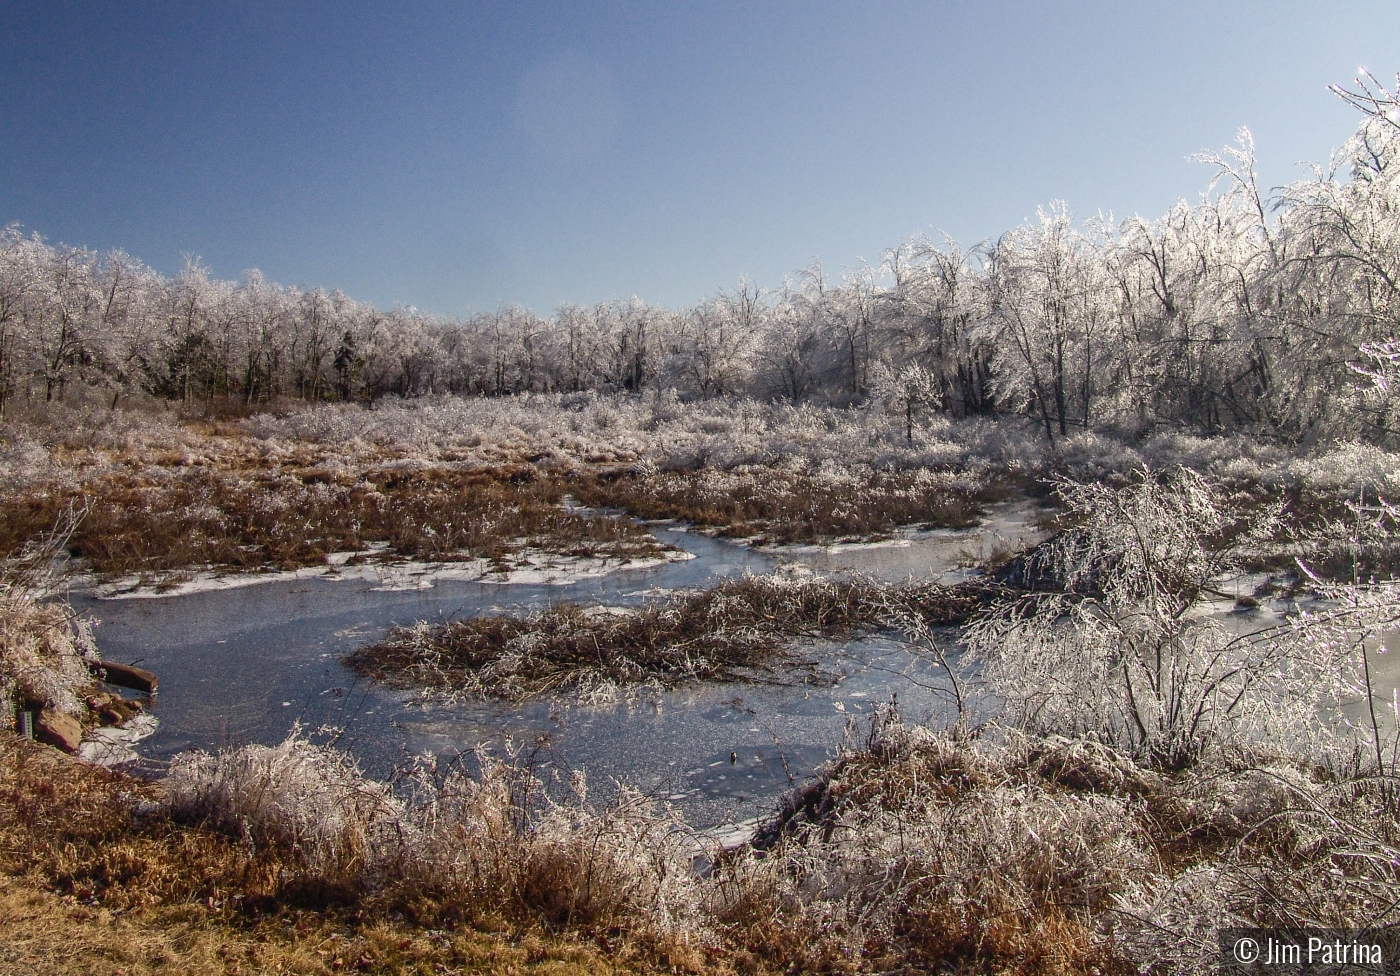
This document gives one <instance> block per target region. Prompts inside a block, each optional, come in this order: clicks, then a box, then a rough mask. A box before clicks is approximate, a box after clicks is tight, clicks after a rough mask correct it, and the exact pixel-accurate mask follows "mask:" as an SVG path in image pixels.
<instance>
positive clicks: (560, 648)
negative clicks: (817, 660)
mask: <svg viewBox="0 0 1400 976" xmlns="http://www.w3.org/2000/svg"><path fill="white" fill-rule="evenodd" d="M1001 592H1002V591H1001V590H1000V588H998V587H996V586H992V585H988V584H982V583H969V584H960V585H957V586H938V585H935V584H931V583H912V584H907V585H903V586H890V585H886V584H882V583H879V582H877V581H873V580H867V579H850V580H833V579H827V578H821V577H819V578H811V579H803V578H794V577H790V576H785V575H782V574H769V575H762V576H755V575H745V576H742V577H738V578H734V579H728V580H724V581H722V582H720V583H718V584H716V585H714V586H712V587H710V588H708V589H703V590H696V591H691V592H686V593H681V594H677V595H673V596H670V597H667V598H664V599H661V600H656V601H653V602H651V603H648V604H646V605H643V606H641V607H637V608H597V609H591V610H590V609H586V608H584V607H580V606H577V605H575V604H567V603H566V604H556V605H554V606H550V607H548V608H546V609H543V610H539V611H536V612H533V613H530V614H527V615H525V616H506V615H483V616H479V617H471V618H468V619H465V620H457V621H452V622H449V623H446V624H437V625H433V624H427V623H418V624H415V625H413V626H410V627H397V628H395V629H394V630H392V631H390V633H389V636H388V637H387V638H386V639H385V640H383V641H381V642H379V643H378V644H373V645H371V646H368V647H364V648H361V649H360V650H358V651H356V652H354V653H353V654H351V655H350V656H349V657H347V658H346V663H347V664H348V665H349V666H350V667H351V668H352V669H354V670H355V671H356V672H358V673H360V674H363V675H366V676H368V677H372V678H375V679H376V680H379V681H384V682H387V683H389V684H391V685H394V686H397V687H414V688H437V689H450V690H453V691H458V692H464V693H466V694H470V695H477V696H481V697H489V698H505V699H510V700H517V701H519V700H524V699H529V698H536V697H539V696H541V695H547V694H555V693H572V694H578V695H582V696H583V697H586V698H595V699H596V698H606V697H611V696H614V695H616V694H618V693H619V690H620V689H626V688H629V687H631V688H634V689H635V688H636V687H638V686H649V687H654V688H671V687H675V686H677V685H679V684H683V683H686V682H691V681H702V680H708V681H733V680H753V679H755V678H758V677H765V676H769V675H771V674H772V673H773V672H774V669H775V668H777V667H778V666H780V665H787V666H792V665H795V664H799V663H801V662H800V659H799V658H798V657H797V656H796V655H795V652H794V649H793V641H794V640H795V639H798V638H815V637H847V636H850V635H852V634H855V633H858V632H861V631H866V630H870V629H873V628H876V627H881V626H886V625H887V624H888V623H889V622H890V621H891V619H892V614H894V613H896V612H904V613H909V612H913V613H916V614H918V615H919V616H920V617H921V618H922V619H924V620H925V621H927V622H928V623H930V624H948V623H954V622H957V621H959V620H964V619H966V618H967V617H968V616H970V615H971V614H973V613H975V612H976V611H977V610H979V609H981V608H983V607H986V606H988V605H990V604H991V603H992V602H993V601H994V600H995V599H996V597H997V596H999V595H1000V594H1001ZM809 676H810V672H809Z"/></svg>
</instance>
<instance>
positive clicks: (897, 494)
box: [576, 467, 980, 542]
mask: <svg viewBox="0 0 1400 976" xmlns="http://www.w3.org/2000/svg"><path fill="white" fill-rule="evenodd" d="M576 493H577V494H578V496H579V498H581V499H582V500H583V501H585V502H586V503H588V504H590V505H597V506H600V507H615V508H623V509H626V510H627V511H628V512H629V513H630V514H632V515H635V516H638V517H640V518H648V519H679V520H681V521H685V522H690V523H692V524H694V525H701V526H707V527H710V528H714V529H717V530H719V532H720V534H722V535H726V536H731V537H736V538H752V537H760V538H762V539H763V540H764V541H766V542H810V541H813V540H818V539H836V538H861V539H873V538H879V537H882V536H887V535H889V534H890V533H891V532H893V531H894V530H895V529H896V528H898V527H900V526H921V527H924V528H967V527H968V526H971V525H974V524H976V522H977V518H978V516H979V515H980V506H979V498H978V496H977V495H976V494H975V493H974V492H972V491H970V490H969V489H968V488H966V487H962V486H959V484H957V483H956V482H954V481H953V480H952V479H949V478H946V477H939V476H937V475H934V474H932V473H931V472H928V471H905V472H888V473H887V472H880V471H873V470H867V471H864V472H861V473H858V474H845V473H843V474H841V475H839V476H832V475H824V474H822V473H808V472H803V471H794V470H790V469H788V468H782V467H762V468H759V467H745V468H740V469H736V470H734V471H720V470H714V469H702V470H699V471H692V472H675V471H667V472H660V471H650V472H645V473H635V472H625V473H621V474H619V475H614V476H609V477H597V476H594V477H582V478H580V479H579V481H578V486H577V488H576Z"/></svg>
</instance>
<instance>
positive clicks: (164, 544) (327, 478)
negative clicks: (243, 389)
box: [0, 466, 663, 576]
mask: <svg viewBox="0 0 1400 976" xmlns="http://www.w3.org/2000/svg"><path fill="white" fill-rule="evenodd" d="M562 497H563V492H562V489H561V486H560V485H559V484H558V483H557V481H555V480H554V479H551V478H547V477H542V476H540V475H539V474H538V473H537V472H536V471H535V470H534V469H533V468H532V467H530V466H522V467H520V468H519V469H518V470H515V469H511V468H503V469H500V470H495V471H491V472H480V471H457V470H452V469H442V468H436V469H426V470H410V471H400V472H395V471H388V472H385V471H380V472H373V473H370V474H366V475H363V476H360V475H355V474H353V473H352V474H344V473H341V474H337V473H335V472H330V471H327V470H321V469H311V470H304V471H282V470H276V471H248V470H239V471H221V470H214V469H208V468H199V467H195V468H188V469H183V470H181V469H176V470H174V471H169V470H164V469H161V470H155V471H147V472H143V473H139V474H132V473H120V474H113V475H109V476H103V477H97V478H93V479H90V480H87V481H86V482H84V483H83V484H82V485H81V486H80V487H78V488H70V489H66V490H58V491H53V492H28V493H26V494H24V495H23V496H18V497H11V498H7V499H4V500H0V551H14V550H17V549H18V548H20V547H22V545H23V543H24V540H26V539H29V538H31V537H33V536H34V534H35V533H37V532H41V531H42V530H43V529H44V528H45V527H47V526H48V525H51V524H52V523H53V520H54V518H55V517H56V515H57V514H59V513H61V512H62V511H63V510H65V509H66V508H67V507H68V506H70V505H72V504H74V503H75V502H77V503H78V504H83V505H85V506H86V509H87V515H86V517H85V518H84V519H83V521H82V523H81V525H80V526H78V528H77V529H76V530H75V531H74V533H73V535H72V538H71V539H70V540H69V542H68V545H69V548H70V549H71V551H72V553H73V554H74V555H77V556H80V557H82V558H83V559H85V560H86V561H87V562H88V564H89V565H90V566H91V568H92V569H93V570H94V571H95V572H97V573H99V574H101V575H104V576H128V575H140V576H146V575H156V574H162V573H169V572H171V571H177V570H184V569H189V568H204V567H219V568H226V569H235V570H257V569H267V568H275V569H283V570H286V569H295V568H298V567H303V566H315V565H321V564H323V563H324V562H325V558H326V556H327V555H328V554H330V553H332V552H355V551H361V550H364V549H365V548H366V547H367V546H369V545H371V544H374V543H378V544H381V545H386V546H387V549H388V552H389V553H390V554H392V555H394V556H397V557H403V558H411V559H419V560H430V561H444V562H445V561H456V560H466V559H492V560H499V559H502V558H505V557H506V556H508V555H509V554H511V553H514V552H517V551H520V550H522V549H524V548H535V549H541V550H544V551H547V552H550V553H556V554H562V555H569V556H577V557H594V556H600V555H605V556H608V557H612V558H631V557H645V556H655V555H657V554H658V553H660V552H661V551H662V550H663V547H662V546H661V545H660V544H659V543H658V542H657V541H656V540H655V539H654V537H652V536H651V534H650V533H648V532H647V531H646V530H645V529H643V528H641V527H639V526H637V525H634V524H633V523H631V522H629V521H628V520H626V519H613V518H605V517H589V516H588V515H583V514H579V513H577V512H572V511H569V510H567V509H565V508H564V507H562V506H561V501H562Z"/></svg>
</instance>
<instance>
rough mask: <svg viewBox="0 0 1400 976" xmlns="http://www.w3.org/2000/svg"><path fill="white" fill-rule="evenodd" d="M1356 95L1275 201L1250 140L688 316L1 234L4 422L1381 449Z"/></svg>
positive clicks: (1367, 83)
mask: <svg viewBox="0 0 1400 976" xmlns="http://www.w3.org/2000/svg"><path fill="white" fill-rule="evenodd" d="M1335 90H1336V91H1337V92H1338V94H1340V95H1342V96H1343V98H1345V99H1346V100H1348V101H1349V102H1351V103H1352V104H1353V105H1355V106H1357V107H1359V108H1361V109H1362V112H1363V118H1362V120H1361V122H1360V124H1359V125H1358V127H1357V129H1356V131H1355V133H1354V135H1353V136H1352V137H1351V138H1350V139H1349V140H1348V141H1347V142H1346V143H1345V144H1344V145H1343V146H1342V147H1341V148H1340V149H1339V150H1338V151H1337V152H1336V153H1335V154H1334V156H1333V159H1332V161H1331V163H1330V164H1329V165H1328V166H1326V167H1319V168H1316V169H1315V170H1314V171H1313V173H1312V174H1311V175H1310V176H1309V177H1308V178H1306V179H1303V180H1300V181H1298V182H1295V183H1291V184H1289V185H1287V186H1283V187H1278V188H1274V189H1271V190H1266V189H1265V188H1262V187H1261V186H1260V185H1259V183H1258V181H1257V178H1256V175H1255V169H1254V156H1253V146H1252V143H1251V140H1250V138H1249V135H1248V132H1247V131H1244V130H1242V131H1241V135H1240V140H1239V143H1238V144H1237V145H1236V146H1234V147H1232V148H1230V149H1227V150H1224V151H1223V152H1220V153H1217V154H1210V155H1208V156H1205V157H1202V158H1203V159H1204V161H1205V162H1207V163H1209V164H1210V165H1211V166H1213V167H1214V169H1215V171H1216V179H1215V181H1214V182H1213V183H1212V185H1211V188H1210V190H1209V191H1208V192H1207V193H1206V194H1204V195H1203V196H1202V198H1201V200H1200V202H1198V203H1196V204H1194V205H1193V204H1188V203H1186V202H1184V201H1183V202H1181V203H1179V204H1178V205H1177V206H1175V207H1173V208H1172V210H1171V211H1170V212H1169V213H1168V214H1166V215H1165V216H1164V217H1162V218H1161V219H1159V220H1155V221H1149V220H1144V219H1141V218H1137V217H1134V218H1131V219H1129V220H1125V221H1121V222H1114V221H1112V220H1110V219H1106V218H1098V219H1095V220H1090V221H1087V222H1080V223H1076V222H1075V221H1074V220H1072V219H1071V216H1070V214H1069V213H1068V211H1067V210H1066V209H1065V208H1064V207H1063V206H1062V205H1055V206H1052V207H1050V208H1048V209H1046V210H1043V211H1042V212H1040V213H1039V214H1038V217H1037V219H1035V220H1033V221H1030V222H1028V223H1026V224H1024V225H1023V226H1020V227H1017V228H1015V229H1013V230H1011V231H1008V232H1007V233H1005V234H1003V235H1002V236H1001V237H1000V238H998V239H997V240H995V241H988V242H984V243H982V244H978V245H976V246H974V247H970V248H964V247H960V246H959V245H957V244H956V243H954V242H952V241H950V240H944V241H939V242H935V241H930V240H927V239H915V240H910V241H907V242H905V243H904V244H902V245H900V246H899V247H896V248H893V249H891V250H890V251H888V252H887V253H886V254H885V255H884V258H883V261H882V262H881V264H880V265H879V266H878V267H869V266H862V267H861V268H860V269H858V270H856V271H853V272H849V273H847V274H844V275H842V276H841V277H840V279H839V280H833V279H831V278H829V277H828V276H827V275H826V274H824V272H823V271H822V269H821V267H820V265H816V264H814V265H813V266H812V267H811V268H809V269H807V270H805V271H803V272H800V273H798V274H797V275H795V276H793V277H792V278H790V279H789V280H788V281H786V282H784V284H783V286H782V287H781V288H779V289H776V290H773V291H763V290H761V289H759V288H757V287H755V286H754V285H753V284H751V283H749V282H748V281H743V282H741V283H740V284H739V286H738V287H737V288H735V289H732V290H730V291H725V292H722V293H720V294H717V295H716V296H715V297H713V298H712V299H709V300H707V301H704V302H701V303H699V304H697V305H695V306H693V307H691V308H687V309H679V310H677V309H669V308H662V307H658V306H654V305H648V304H645V303H643V302H641V301H639V300H637V299H636V298H633V299H632V300H630V301H620V302H608V303H603V304H599V305H595V306H591V307H583V306H575V305H567V306H564V307H562V308H560V309H558V310H557V311H556V312H555V313H554V314H553V315H552V316H541V315H538V314H535V313H534V312H531V311H529V310H526V309H523V308H520V307H515V306H511V307H508V308H504V309H502V310H500V311H497V312H494V313H486V314H479V315H472V316H468V317H459V318H448V317H441V316H434V315H426V314H422V313H419V312H417V311H416V310H414V309H412V308H396V309H394V310H392V311H383V310H381V309H378V308H375V307H374V306H372V305H368V304H365V303H362V302H357V301H354V300H352V299H350V298H348V297H346V296H345V295H344V294H342V293H341V292H339V291H331V292H327V291H325V290H322V289H316V290H312V291H306V290H302V289H298V288H291V287H284V286H279V285H276V284H273V283H270V282H268V281H266V280H265V279H264V278H263V277H262V275H260V274H259V273H257V272H249V273H248V274H247V275H246V276H245V277H244V278H243V280H242V281H238V282H232V281H221V280H216V279H213V278H211V276H210V273H209V271H208V269H207V268H205V267H204V266H202V265H201V264H199V263H198V262H188V263H187V264H186V266H185V268H184V270H183V271H181V272H180V274H178V275H176V276H174V277H173V278H168V277H165V276H163V275H161V274H159V273H157V272H155V271H154V270H152V269H150V268H148V267H146V266H144V265H143V264H141V262H139V261H137V260H136V259H134V258H132V257H130V256H128V255H127V254H125V253H123V252H120V251H115V252H109V253H105V254H100V253H97V252H94V251H92V250H88V249H85V248H80V247H64V246H55V245H51V244H48V243H46V242H44V241H43V240H42V239H41V238H39V237H38V236H37V235H29V236H26V235H25V234H24V233H23V232H22V231H21V229H20V228H19V227H18V226H16V225H11V226H9V227H6V228H5V229H4V230H3V232H0V411H3V410H4V409H5V408H7V407H9V406H10V405H12V404H13V403H14V402H15V401H16V400H30V401H33V400H43V401H53V400H61V399H64V398H65V397H69V396H71V395H72V394H73V392H74V390H75V389H80V390H81V391H83V393H84V395H87V396H91V395H93V393H94V391H96V392H98V393H100V394H102V395H109V396H110V397H111V399H112V401H113V403H116V402H118V401H119V400H120V398H121V397H122V396H124V395H145V396H154V397H161V398H167V399H171V400H178V401H183V402H185V403H188V404H195V405H197V404H200V403H205V404H213V403H214V402H216V401H220V400H225V399H228V398H237V399H238V400H240V401H242V402H243V403H245V404H249V405H256V404H260V403H266V402H270V401H274V400H277V399H283V398H292V399H298V400H306V401H324V400H373V399H375V398H378V397H383V396H415V395H421V394H427V393H455V394H462V395H482V396H507V395H512V394H518V393H523V392H527V391H538V392H551V391H566V392H575V391H599V392H638V393H640V392H643V391H647V390H674V391H676V392H677V393H678V394H679V395H680V396H682V397H685V398H711V397H724V396H736V395H743V396H758V397H769V398H781V399H785V400H789V401H792V402H801V401H810V400H815V401H820V402H824V403H837V404H841V403H846V404H855V403H861V402H866V401H868V400H870V399H872V398H875V399H879V400H881V401H883V402H885V403H886V404H887V405H890V406H892V407H893V408H894V409H896V410H897V411H899V412H900V413H902V414H903V416H904V417H905V418H906V420H907V422H908V424H909V429H910V434H911V435H912V432H913V425H914V423H915V420H916V418H917V417H918V416H921V415H923V414H924V413H926V412H930V411H937V412H943V413H946V414H949V415H951V416H954V417H967V416H973V415H988V416H991V415H1008V414H1010V415H1023V416H1027V417H1030V418H1033V419H1034V421H1035V422H1036V424H1037V425H1039V427H1040V428H1041V429H1042V430H1043V432H1044V435H1045V437H1046V438H1048V439H1049V440H1051V441H1052V442H1053V441H1055V440H1056V439H1058V438H1062V437H1065V436H1067V435H1069V434H1070V433H1072V432H1073V431H1075V430H1078V429H1084V428H1103V427H1115V428H1128V429H1136V430H1142V429H1149V428H1152V427H1157V426H1173V427H1184V428H1186V429H1190V430H1196V431H1200V432H1204V433H1209V432H1216V431H1221V430H1227V429H1228V430H1256V431H1259V432H1260V433H1263V434H1266V435H1269V436H1276V437H1282V438H1287V439H1293V440H1298V439H1306V438H1309V437H1313V436H1317V435H1319V434H1324V433H1325V434H1326V435H1328V436H1337V435H1345V436H1356V437H1366V438H1374V439H1381V440H1386V439H1390V438H1391V437H1392V435H1393V434H1394V433H1395V431H1396V422H1397V418H1396V417H1395V416H1394V413H1395V409H1394V405H1393V404H1392V402H1391V400H1392V398H1391V397H1390V396H1389V390H1390V388H1391V386H1393V385H1394V384H1391V383H1389V382H1388V379H1389V377H1390V376H1391V375H1392V374H1393V372H1394V366H1395V362H1396V358H1397V347H1396V346H1395V345H1394V344H1393V343H1394V340H1395V339H1396V337H1397V325H1400V322H1397V313H1398V312H1400V301H1398V299H1400V162H1397V152H1400V125H1398V124H1397V122H1396V109H1397V104H1398V103H1397V100H1396V97H1395V95H1394V94H1393V93H1391V92H1388V91H1387V90H1386V89H1385V88H1384V87H1382V86H1380V85H1379V84H1377V83H1375V82H1374V79H1370V78H1369V76H1368V77H1367V78H1364V79H1362V81H1361V83H1360V85H1359V87H1358V89H1357V90H1356V91H1348V90H1344V89H1340V88H1338V89H1335Z"/></svg>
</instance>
